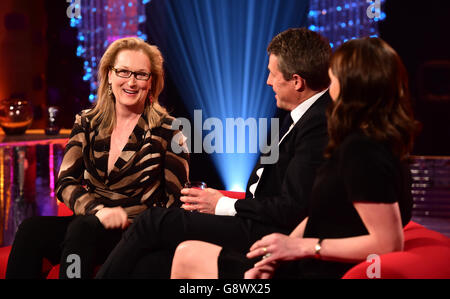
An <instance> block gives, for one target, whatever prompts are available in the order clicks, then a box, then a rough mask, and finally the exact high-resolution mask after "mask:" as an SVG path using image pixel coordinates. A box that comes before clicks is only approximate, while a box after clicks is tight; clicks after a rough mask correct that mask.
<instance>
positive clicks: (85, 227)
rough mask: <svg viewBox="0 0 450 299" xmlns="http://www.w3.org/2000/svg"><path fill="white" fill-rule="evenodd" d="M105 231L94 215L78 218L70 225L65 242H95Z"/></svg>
mask: <svg viewBox="0 0 450 299" xmlns="http://www.w3.org/2000/svg"><path fill="white" fill-rule="evenodd" d="M103 231H104V227H103V226H102V224H101V223H100V221H99V220H98V218H97V217H96V216H94V215H83V216H77V217H75V219H74V220H73V221H72V222H71V223H70V224H69V226H68V228H67V232H66V237H65V241H66V242H67V241H70V240H74V241H76V242H79V241H81V240H89V241H95V239H96V238H98V236H99V234H101V232H103Z"/></svg>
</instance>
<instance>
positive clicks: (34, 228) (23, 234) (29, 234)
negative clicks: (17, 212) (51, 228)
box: [15, 216, 47, 241]
mask: <svg viewBox="0 0 450 299" xmlns="http://www.w3.org/2000/svg"><path fill="white" fill-rule="evenodd" d="M46 222H47V219H46V218H45V217H43V216H34V217H30V218H27V219H25V220H23V221H22V223H20V225H19V227H18V228H17V232H16V234H15V239H16V240H18V239H24V240H28V241H33V240H34V239H39V238H40V236H42V235H43V234H45V233H46V231H47V229H46Z"/></svg>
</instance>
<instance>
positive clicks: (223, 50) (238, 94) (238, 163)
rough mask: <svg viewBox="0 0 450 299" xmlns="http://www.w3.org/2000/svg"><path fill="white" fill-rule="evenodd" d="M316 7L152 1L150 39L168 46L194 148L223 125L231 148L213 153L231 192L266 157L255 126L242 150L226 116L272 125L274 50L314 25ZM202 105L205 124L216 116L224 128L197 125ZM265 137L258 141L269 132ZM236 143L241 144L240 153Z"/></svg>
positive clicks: (291, 2) (251, 0)
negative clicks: (295, 30) (253, 142)
mask: <svg viewBox="0 0 450 299" xmlns="http://www.w3.org/2000/svg"><path fill="white" fill-rule="evenodd" d="M308 6H309V1H307V0H304V1H303V0H283V1H274V0H245V1H242V0H226V1H224V0H152V1H151V2H150V3H148V7H147V10H146V11H147V18H146V19H147V21H146V25H147V31H146V33H147V35H148V40H149V41H150V42H151V43H153V44H156V45H157V46H158V47H159V48H160V49H161V51H162V53H163V56H164V57H165V60H166V68H167V69H168V71H169V73H170V74H171V77H172V80H173V81H174V83H175V85H176V87H177V89H178V92H179V93H180V96H181V97H182V100H183V102H184V105H185V107H186V109H187V110H188V112H189V114H190V115H191V121H192V125H191V129H192V134H191V136H192V137H193V138H192V139H191V140H190V141H191V151H198V149H199V148H198V147H197V148H194V144H195V143H196V142H197V144H198V142H199V140H198V139H197V140H195V139H196V138H201V137H202V138H203V139H204V140H206V139H208V138H210V137H211V133H212V132H213V131H215V132H216V133H217V132H218V131H216V130H223V131H222V132H223V153H217V152H214V153H212V154H211V155H212V156H211V157H212V160H213V163H214V165H215V166H216V168H217V170H218V172H219V175H220V176H221V179H222V182H223V185H224V186H225V188H226V189H228V190H244V189H245V184H246V182H247V180H248V177H249V175H250V173H251V171H252V168H253V166H254V165H255V163H256V160H257V159H258V157H259V155H258V154H257V153H254V151H253V150H252V149H251V148H250V139H252V138H254V136H251V137H249V133H250V130H249V129H248V128H247V129H246V136H245V144H246V145H245V151H244V153H238V150H239V149H238V148H237V145H238V141H240V142H242V140H238V136H237V135H238V134H237V132H235V134H234V140H226V134H225V124H226V118H232V119H234V120H236V119H237V118H242V119H243V120H247V119H250V118H252V119H255V120H256V123H257V125H258V128H259V119H263V118H264V119H267V124H268V127H269V128H270V118H272V117H273V116H274V114H275V112H276V106H275V99H274V94H273V91H272V89H271V87H269V86H267V85H266V79H267V75H268V71H267V63H268V55H267V51H266V49H267V46H268V44H269V42H270V41H271V39H272V38H273V37H274V36H275V35H276V34H278V33H280V32H282V31H284V30H286V29H288V28H291V27H306V26H307V18H308ZM194 110H201V115H202V119H201V120H200V119H199V118H198V117H197V118H196V121H197V122H198V123H200V124H205V125H207V123H208V122H205V121H206V120H207V119H208V118H217V119H218V120H220V121H221V123H222V124H223V128H220V126H219V127H215V126H211V127H205V128H204V129H203V130H202V127H201V126H197V128H195V129H196V131H195V132H194ZM197 115H199V112H197ZM257 134H258V136H257V137H258V140H260V139H261V138H262V140H265V138H266V137H267V135H266V134H260V133H257ZM208 135H209V137H208ZM194 136H197V137H196V138H194ZM200 136H201V137H200ZM217 136H218V135H216V137H217ZM213 139H214V138H213ZM221 141H222V140H219V138H216V139H214V140H212V142H211V144H212V145H214V146H216V147H217V148H220V142H221ZM230 142H231V143H232V144H234V150H232V151H230V148H231V144H230ZM233 142H234V143H233ZM264 142H265V141H264ZM227 145H228V150H227ZM201 150H203V151H204V150H205V149H204V148H203V147H202V148H201ZM257 152H259V146H258V150H257ZM204 179H205V180H206V181H207V180H208V178H204Z"/></svg>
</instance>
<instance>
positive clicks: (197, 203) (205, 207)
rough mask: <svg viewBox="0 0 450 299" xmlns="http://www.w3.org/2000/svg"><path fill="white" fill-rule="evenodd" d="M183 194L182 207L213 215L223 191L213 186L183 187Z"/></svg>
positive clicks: (181, 198)
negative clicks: (200, 187)
mask: <svg viewBox="0 0 450 299" xmlns="http://www.w3.org/2000/svg"><path fill="white" fill-rule="evenodd" d="M181 194H182V195H183V196H181V197H180V200H181V201H182V202H184V204H183V205H182V206H181V207H182V208H183V209H185V210H186V211H198V212H201V213H207V214H213V215H214V214H215V211H216V205H217V202H218V201H219V199H220V198H221V197H222V196H223V195H222V193H220V192H219V191H217V190H216V189H212V188H206V189H196V188H184V189H181Z"/></svg>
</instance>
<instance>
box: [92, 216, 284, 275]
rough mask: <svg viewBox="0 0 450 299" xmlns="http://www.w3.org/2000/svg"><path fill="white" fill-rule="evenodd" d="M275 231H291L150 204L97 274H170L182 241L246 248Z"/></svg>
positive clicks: (228, 217)
mask: <svg viewBox="0 0 450 299" xmlns="http://www.w3.org/2000/svg"><path fill="white" fill-rule="evenodd" d="M273 232H281V233H288V232H287V231H286V230H282V229H278V228H275V227H273V226H269V225H265V224H262V223H258V222H255V221H251V220H249V219H243V218H240V217H236V216H234V217H232V216H216V215H210V214H203V213H196V212H194V213H192V212H187V211H185V210H183V209H180V208H173V209H165V208H158V207H155V208H150V209H148V210H146V211H144V212H143V213H141V214H140V215H139V216H138V217H137V218H136V219H135V222H134V223H133V225H132V226H130V228H129V229H128V230H127V231H126V232H125V233H124V234H123V236H122V239H121V241H120V242H119V243H118V244H117V246H116V247H115V248H114V250H113V251H112V252H111V254H110V255H109V257H108V259H107V260H106V262H105V263H104V264H103V266H102V267H101V268H100V271H99V272H98V273H97V276H96V278H139V277H142V278H143V277H147V278H148V277H151V278H169V275H170V268H171V262H172V257H173V253H174V250H175V249H176V247H177V246H178V244H180V243H181V242H183V241H186V240H200V241H206V242H210V243H214V244H216V245H219V246H223V247H227V248H230V249H232V250H236V251H239V252H247V251H248V249H249V248H250V246H251V245H252V244H253V243H254V242H256V241H257V240H259V239H260V238H262V237H263V236H265V235H267V234H270V233H273ZM137 274H138V275H137Z"/></svg>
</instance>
